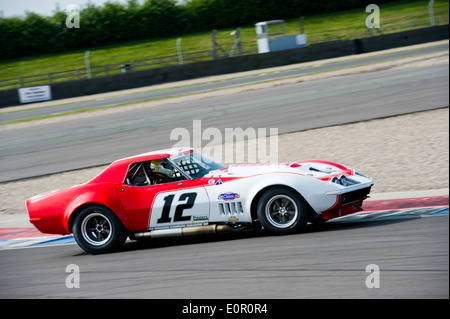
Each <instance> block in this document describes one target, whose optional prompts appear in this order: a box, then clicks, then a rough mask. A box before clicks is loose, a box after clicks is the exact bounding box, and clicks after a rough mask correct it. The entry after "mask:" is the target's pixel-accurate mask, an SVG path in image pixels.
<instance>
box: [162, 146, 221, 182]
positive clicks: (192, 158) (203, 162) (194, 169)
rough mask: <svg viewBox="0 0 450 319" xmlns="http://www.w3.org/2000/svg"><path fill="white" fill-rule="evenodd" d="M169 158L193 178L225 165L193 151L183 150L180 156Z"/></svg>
mask: <svg viewBox="0 0 450 319" xmlns="http://www.w3.org/2000/svg"><path fill="white" fill-rule="evenodd" d="M171 159H172V160H173V161H174V162H175V163H176V164H177V165H178V166H179V167H180V168H181V169H183V170H184V171H185V172H186V173H187V174H189V175H190V176H191V177H192V178H194V179H195V178H200V177H203V176H205V175H206V174H208V173H209V172H211V171H214V170H217V169H222V168H225V167H227V166H226V165H224V164H221V163H217V162H215V161H214V160H212V159H210V158H209V157H207V156H205V155H202V154H201V153H198V152H195V151H189V152H183V153H182V154H181V155H180V156H177V157H172V158H171Z"/></svg>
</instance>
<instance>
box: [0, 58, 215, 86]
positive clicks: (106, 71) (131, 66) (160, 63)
mask: <svg viewBox="0 0 450 319" xmlns="http://www.w3.org/2000/svg"><path fill="white" fill-rule="evenodd" d="M211 59H213V54H212V52H211V51H209V50H205V51H197V52H190V53H184V54H183V61H184V63H192V62H200V61H205V60H211ZM177 64H179V56H178V55H171V56H163V57H156V58H150V59H142V60H133V61H130V62H122V63H115V64H106V65H102V66H94V67H91V68H90V76H91V78H93V77H100V76H110V75H113V74H118V73H127V72H133V71H140V70H147V69H151V68H161V67H166V66H171V65H177ZM87 78H89V76H88V72H87V71H86V69H85V68H80V69H75V70H68V71H60V72H51V73H46V74H38V75H30V76H22V77H18V78H11V79H4V80H0V90H2V89H6V88H7V89H17V88H22V87H30V86H37V85H47V84H52V83H56V82H64V81H70V80H80V79H87Z"/></svg>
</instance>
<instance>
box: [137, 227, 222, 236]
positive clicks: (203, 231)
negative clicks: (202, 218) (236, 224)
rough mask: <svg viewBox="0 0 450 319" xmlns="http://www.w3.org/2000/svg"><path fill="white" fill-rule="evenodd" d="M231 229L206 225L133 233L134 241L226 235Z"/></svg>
mask: <svg viewBox="0 0 450 319" xmlns="http://www.w3.org/2000/svg"><path fill="white" fill-rule="evenodd" d="M230 231H231V228H230V227H229V226H227V225H206V226H192V227H182V228H167V229H156V230H151V231H147V232H142V233H135V234H134V236H135V237H136V239H143V238H165V237H182V236H196V235H215V234H218V233H228V232H230Z"/></svg>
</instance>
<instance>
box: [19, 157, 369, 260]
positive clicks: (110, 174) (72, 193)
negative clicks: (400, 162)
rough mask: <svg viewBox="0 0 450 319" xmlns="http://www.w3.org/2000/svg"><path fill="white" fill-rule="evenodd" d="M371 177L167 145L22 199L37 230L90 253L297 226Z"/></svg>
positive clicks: (338, 209) (354, 193) (354, 201)
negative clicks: (237, 160) (236, 159)
mask: <svg viewBox="0 0 450 319" xmlns="http://www.w3.org/2000/svg"><path fill="white" fill-rule="evenodd" d="M372 185H373V182H372V180H371V179H369V178H368V177H366V176H364V175H363V174H361V173H359V172H358V171H356V170H354V169H351V168H347V167H344V166H342V165H339V164H335V163H331V162H326V161H298V162H292V163H280V164H239V165H223V164H220V163H217V162H215V161H213V160H212V159H210V158H208V157H206V156H204V155H202V154H200V153H198V152H196V151H195V150H194V149H168V150H162V151H156V152H150V153H145V154H141V155H138V156H133V157H129V158H125V159H121V160H118V161H115V162H114V163H112V164H111V165H110V166H108V167H107V168H106V169H105V170H104V171H103V172H101V173H100V174H99V175H97V176H96V177H94V178H93V179H92V180H90V181H89V182H87V183H85V184H81V185H76V186H73V187H71V188H68V189H64V190H59V191H52V192H48V193H44V194H40V195H37V196H34V197H32V198H30V199H28V200H27V201H26V206H27V210H28V214H29V217H30V222H31V223H32V224H34V225H35V227H36V228H37V229H39V230H40V231H41V232H43V233H51V234H63V235H64V234H70V233H73V235H74V238H75V240H76V242H77V243H78V245H79V246H80V247H81V248H82V249H84V250H85V251H87V252H89V253H93V254H97V253H106V252H112V251H115V250H117V249H119V248H120V247H121V246H122V245H123V243H124V242H125V240H126V238H127V237H130V239H135V240H139V239H142V238H158V237H167V236H188V235H199V234H216V233H221V232H231V231H236V230H243V229H253V228H257V229H258V228H261V227H264V229H266V230H267V231H269V232H270V233H273V234H290V233H294V232H298V231H300V230H302V229H303V228H304V227H305V226H306V224H307V223H308V222H314V221H324V220H329V219H333V218H336V217H339V216H343V215H347V214H351V213H355V212H357V211H360V210H361V205H362V202H363V200H364V199H365V198H366V197H367V195H368V194H369V192H370V188H371V187H372Z"/></svg>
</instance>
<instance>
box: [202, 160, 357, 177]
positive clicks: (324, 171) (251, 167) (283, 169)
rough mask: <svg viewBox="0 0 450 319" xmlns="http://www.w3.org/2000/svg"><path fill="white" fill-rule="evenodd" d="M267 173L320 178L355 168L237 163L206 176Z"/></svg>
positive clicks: (313, 163) (307, 163)
mask: <svg viewBox="0 0 450 319" xmlns="http://www.w3.org/2000/svg"><path fill="white" fill-rule="evenodd" d="M267 173H296V174H300V175H305V176H312V177H315V178H319V179H327V178H330V177H332V176H338V175H352V173H353V170H352V169H348V168H346V167H344V166H342V165H339V164H336V163H332V162H325V161H298V162H289V163H277V164H271V163H266V164H235V165H229V166H228V167H226V168H224V169H221V170H215V171H211V172H210V173H209V174H208V175H207V176H206V177H213V176H218V175H221V176H223V177H226V176H229V177H248V176H253V175H259V174H267Z"/></svg>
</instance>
